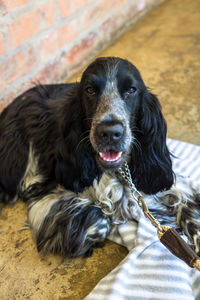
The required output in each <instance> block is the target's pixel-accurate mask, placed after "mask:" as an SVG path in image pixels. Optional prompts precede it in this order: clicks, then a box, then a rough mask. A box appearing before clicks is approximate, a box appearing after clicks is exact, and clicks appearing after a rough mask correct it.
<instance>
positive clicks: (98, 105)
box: [80, 57, 146, 169]
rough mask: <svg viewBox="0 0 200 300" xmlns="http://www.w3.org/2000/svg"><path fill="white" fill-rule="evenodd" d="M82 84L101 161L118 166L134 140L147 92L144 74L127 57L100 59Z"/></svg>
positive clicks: (83, 78)
mask: <svg viewBox="0 0 200 300" xmlns="http://www.w3.org/2000/svg"><path fill="white" fill-rule="evenodd" d="M80 86H81V91H82V93H83V100H82V101H83V108H84V110H85V114H86V119H87V123H88V124H89V127H90V142H91V144H92V146H93V148H94V150H95V152H96V153H97V161H98V163H99V165H100V166H101V167H102V168H104V169H110V168H112V169H113V168H117V167H119V165H120V164H121V163H122V162H123V160H124V159H125V158H126V157H127V155H128V154H129V153H130V150H131V145H132V142H133V141H134V134H133V128H134V119H135V115H134V111H135V110H136V109H137V106H138V101H139V99H138V98H140V97H141V94H143V93H144V92H145V91H146V87H145V85H144V83H143V80H142V78H141V76H140V73H139V71H138V70H137V69H136V67H135V66H133V65H132V64H131V63H130V62H128V61H127V60H124V59H120V58H116V57H107V58H99V59H97V60H95V61H94V62H93V63H92V64H91V65H90V66H89V67H88V68H87V69H86V71H85V72H84V73H83V76H82V80H81V84H80Z"/></svg>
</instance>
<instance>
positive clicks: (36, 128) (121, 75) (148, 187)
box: [0, 57, 173, 256]
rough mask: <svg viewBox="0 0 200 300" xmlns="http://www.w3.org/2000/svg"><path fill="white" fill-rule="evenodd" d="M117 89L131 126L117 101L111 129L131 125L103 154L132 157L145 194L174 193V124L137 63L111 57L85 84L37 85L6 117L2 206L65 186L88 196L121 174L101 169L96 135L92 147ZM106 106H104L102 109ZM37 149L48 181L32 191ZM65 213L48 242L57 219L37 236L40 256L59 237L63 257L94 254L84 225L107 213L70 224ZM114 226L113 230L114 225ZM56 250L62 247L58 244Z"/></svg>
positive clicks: (95, 212) (1, 133) (0, 129)
mask: <svg viewBox="0 0 200 300" xmlns="http://www.w3.org/2000/svg"><path fill="white" fill-rule="evenodd" d="M109 82H114V85H113V87H114V88H113V90H112V91H113V96H112V95H111V96H112V97H115V95H117V96H116V107H117V105H118V104H119V107H123V111H124V114H125V118H124V121H123V120H121V119H117V117H116V116H113V115H114V111H115V107H114V106H113V105H114V104H113V103H114V100H113V99H114V98H112V101H113V102H112V109H113V113H111V114H110V115H109V116H108V118H107V121H106V122H107V125H108V127H109V126H110V125H111V126H113V124H120V126H123V134H122V136H120V138H118V141H117V142H116V140H115V141H114V137H115V136H114V137H113V140H112V141H110V144H109V145H108V144H107V143H105V141H104V142H103V140H102V143H101V145H97V146H98V147H99V149H100V150H99V151H102V150H101V148H102V147H104V148H103V151H107V150H109V149H111V150H113V151H123V155H124V156H123V159H122V161H121V162H120V164H122V162H123V160H124V159H126V158H127V156H128V155H130V154H131V160H130V169H131V174H132V178H133V180H134V182H135V184H136V187H137V188H138V189H139V190H140V191H142V192H144V193H146V194H155V193H157V192H159V191H161V190H166V189H169V188H170V187H171V185H172V184H173V172H172V163H171V159H170V153H169V151H168V149H167V146H166V123H165V120H164V118H163V116H162V113H161V107H160V103H159V101H158V99H157V97H156V96H155V95H153V94H152V93H150V92H149V91H148V89H147V88H146V86H145V85H144V82H143V80H142V78H141V76H140V73H139V72H138V70H137V69H136V68H135V67H134V66H133V65H132V64H131V63H130V62H128V61H126V60H123V59H120V58H114V57H110V58H100V59H97V60H96V61H95V62H93V63H92V64H91V65H90V66H89V67H88V68H87V69H86V71H85V72H84V74H83V76H82V79H81V82H80V83H73V84H58V85H45V86H42V85H39V86H36V87H35V88H33V89H31V90H28V91H27V92H25V93H24V94H22V95H20V96H19V97H17V98H16V99H15V100H14V101H13V102H12V103H11V104H10V105H9V106H8V107H7V108H6V109H5V110H4V111H3V112H2V113H1V115H0V201H2V202H5V203H7V202H9V201H12V200H13V199H14V197H15V196H18V197H21V198H23V199H24V200H25V201H28V202H29V203H31V201H32V199H34V201H35V199H36V198H37V199H38V201H40V199H42V197H43V196H44V195H48V193H49V192H50V191H51V190H52V188H55V187H56V186H57V185H62V186H63V187H64V188H65V189H67V190H70V191H72V192H75V193H80V192H82V191H83V190H84V188H86V187H89V186H91V185H92V183H93V180H94V179H95V178H100V176H101V174H102V172H104V171H105V170H108V169H109V170H115V169H116V168H117V167H119V165H120V164H118V165H117V164H116V166H115V165H114V164H113V163H110V164H108V163H107V164H106V166H105V165H103V164H101V163H100V160H99V156H98V153H97V149H96V148H95V147H94V143H96V140H97V138H96V136H95V134H94V137H93V139H94V141H93V142H91V140H92V138H91V126H92V122H93V121H94V118H95V116H96V115H95V114H96V113H98V110H100V109H101V110H102V109H103V108H104V106H105V111H104V112H103V111H102V112H103V113H104V114H105V113H106V105H107V104H106V103H107V102H106V101H108V102H109V90H107V92H105V90H106V88H107V86H108V83H109ZM106 97H107V98H108V100H106V99H107V98H106ZM102 101H104V105H102V106H101V103H103V102H102ZM120 105H121V106H120ZM110 107H111V106H110ZM126 115H127V117H126ZM127 120H129V121H127ZM125 121H126V122H129V123H128V125H127V124H126V127H125V123H123V122H125ZM104 122H105V120H104ZM127 126H129V127H130V129H131V134H132V138H133V142H132V143H131V145H130V149H129V148H128V149H125V148H124V147H125V146H124V145H125V142H126V141H127V140H128V141H129V140H130V138H131V137H130V136H128V133H127ZM113 128H114V127H113ZM114 134H115V133H114ZM129 135H130V134H129ZM99 144H100V143H99ZM31 149H33V152H34V156H35V157H37V160H38V161H37V163H38V170H37V175H41V178H42V182H36V183H34V184H33V185H31V186H29V187H28V188H27V189H25V190H24V189H22V186H23V183H22V179H23V177H24V174H25V171H26V169H27V164H28V157H29V154H30V151H31ZM104 149H105V150H104ZM130 152H131V153H130ZM65 205H67V204H66V203H65ZM61 206H62V203H61V202H59V203H57V204H56V207H52V209H51V211H50V215H51V214H53V215H54V216H55V215H57V214H58V213H59V209H60V210H61V214H60V216H61V217H60V219H59V221H55V220H54V225H55V227H54V229H52V232H51V234H50V235H48V237H46V236H45V232H47V231H48V230H47V227H48V226H49V225H48V224H49V223H51V220H50V215H48V216H47V217H46V218H45V221H44V222H43V224H42V226H41V228H40V232H39V233H38V235H37V237H36V240H37V245H38V249H39V250H41V249H42V248H43V247H44V245H46V244H51V241H50V239H51V238H52V237H53V236H54V235H56V234H57V233H58V232H59V234H61V235H62V239H63V240H62V243H61V244H62V245H63V246H60V244H59V245H57V246H56V247H55V251H59V252H62V253H63V254H64V253H65V254H66V253H67V254H68V255H69V256H78V255H87V254H88V253H90V251H92V250H91V249H92V247H94V246H95V244H96V241H95V242H94V243H92V244H93V245H92V244H91V245H89V246H88V242H87V246H83V245H82V242H81V241H80V240H79V239H80V238H81V236H83V234H81V233H80V236H79V235H78V232H81V230H83V231H84V232H86V228H85V227H84V224H87V226H86V227H87V228H88V227H89V226H91V224H92V223H95V222H96V219H97V218H98V217H99V214H100V212H99V209H97V208H95V207H94V206H93V205H91V206H89V207H87V208H84V209H83V208H80V211H79V212H77V214H76V215H77V217H76V216H75V215H74V216H73V218H71V217H70V218H71V219H70V220H69V216H68V215H67V214H66V211H67V207H65V208H64V209H63V208H61ZM58 215H59V214H58ZM72 219H73V220H72ZM89 219H90V220H91V224H90V222H89ZM94 220H95V221H94ZM70 222H72V223H73V226H72V225H69V224H72V223H70ZM107 222H108V223H109V221H108V220H107ZM56 224H58V226H60V227H59V228H61V229H58V226H57V225H56ZM72 227H73V229H72ZM66 228H67V229H66ZM69 228H70V231H73V230H75V231H74V233H73V232H71V233H70V232H69ZM66 232H67V233H66ZM72 235H73V238H72ZM68 238H70V239H71V245H70V246H69V245H66V242H65V239H68ZM100 241H101V239H100ZM53 244H54V246H55V243H54V242H53ZM47 248H48V247H47ZM50 248H51V247H50ZM80 248H82V250H81V249H80Z"/></svg>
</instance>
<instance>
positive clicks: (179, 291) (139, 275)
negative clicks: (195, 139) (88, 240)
mask: <svg viewBox="0 0 200 300" xmlns="http://www.w3.org/2000/svg"><path fill="white" fill-rule="evenodd" d="M168 146H169V148H170V151H171V152H172V153H173V154H174V155H175V156H176V158H173V168H174V171H175V173H176V174H181V175H184V176H187V177H188V176H189V177H190V178H191V180H192V182H193V183H194V184H195V185H197V186H200V167H199V166H200V147H198V146H194V145H191V144H187V143H183V142H179V141H175V140H171V139H168ZM109 238H110V240H112V241H114V242H116V243H119V244H121V245H123V246H125V247H127V249H128V250H129V254H128V255H127V257H126V258H125V259H124V260H123V261H122V262H121V263H120V264H119V265H118V266H117V267H116V268H115V269H114V270H113V271H112V272H111V273H109V274H108V275H107V276H106V277H104V278H103V279H102V280H101V281H100V282H99V283H98V284H97V286H96V287H95V288H94V290H93V291H92V292H91V293H90V294H89V295H88V296H87V297H86V298H85V299H87V300H98V299H100V300H122V299H127V300H147V299H148V300H156V299H157V300H164V299H165V300H192V299H196V300H200V272H198V271H197V270H194V269H191V268H190V267H188V266H187V265H186V264H185V263H184V262H182V261H181V260H180V259H178V258H176V257H175V256H173V255H172V254H171V253H170V252H169V251H168V250H167V249H166V248H165V247H164V246H163V245H162V244H161V243H160V241H159V239H158V237H157V233H156V229H155V228H154V227H153V226H152V225H151V224H150V222H149V221H148V220H147V219H146V218H144V216H143V213H141V215H140V217H139V222H138V223H137V222H135V221H132V222H129V223H126V224H123V225H120V226H115V227H113V229H112V232H111V234H110V236H109Z"/></svg>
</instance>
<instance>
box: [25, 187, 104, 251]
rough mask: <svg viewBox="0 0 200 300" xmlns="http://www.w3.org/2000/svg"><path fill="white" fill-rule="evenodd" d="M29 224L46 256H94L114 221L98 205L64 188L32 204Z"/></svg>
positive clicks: (29, 212)
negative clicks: (51, 254)
mask: <svg viewBox="0 0 200 300" xmlns="http://www.w3.org/2000/svg"><path fill="white" fill-rule="evenodd" d="M28 221H29V224H30V226H31V227H32V229H33V233H34V237H35V240H36V243H37V248H38V251H41V252H42V253H43V254H44V255H45V254H47V253H50V252H51V253H61V254H62V255H63V256H66V257H77V256H85V257H86V256H90V255H91V254H92V252H93V249H94V248H95V247H99V246H102V245H103V241H104V240H105V238H106V236H107V235H108V233H109V231H110V219H109V217H108V216H106V215H105V214H104V213H103V212H102V210H101V209H100V208H99V207H98V206H96V205H94V204H93V203H92V202H91V200H89V199H80V198H78V196H77V194H75V193H73V192H71V191H67V190H65V189H64V188H62V187H58V188H57V189H55V190H53V191H52V192H51V193H49V194H48V195H46V196H44V197H43V198H41V199H40V200H37V199H34V200H33V201H32V202H30V203H29V208H28Z"/></svg>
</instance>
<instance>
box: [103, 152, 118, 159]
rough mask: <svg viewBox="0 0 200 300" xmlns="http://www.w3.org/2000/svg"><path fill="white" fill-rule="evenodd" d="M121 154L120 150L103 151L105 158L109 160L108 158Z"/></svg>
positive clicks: (114, 157)
mask: <svg viewBox="0 0 200 300" xmlns="http://www.w3.org/2000/svg"><path fill="white" fill-rule="evenodd" d="M118 155H119V152H116V151H114V150H109V151H107V152H103V153H102V157H103V159H105V160H108V159H116V158H117V156H118Z"/></svg>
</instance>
